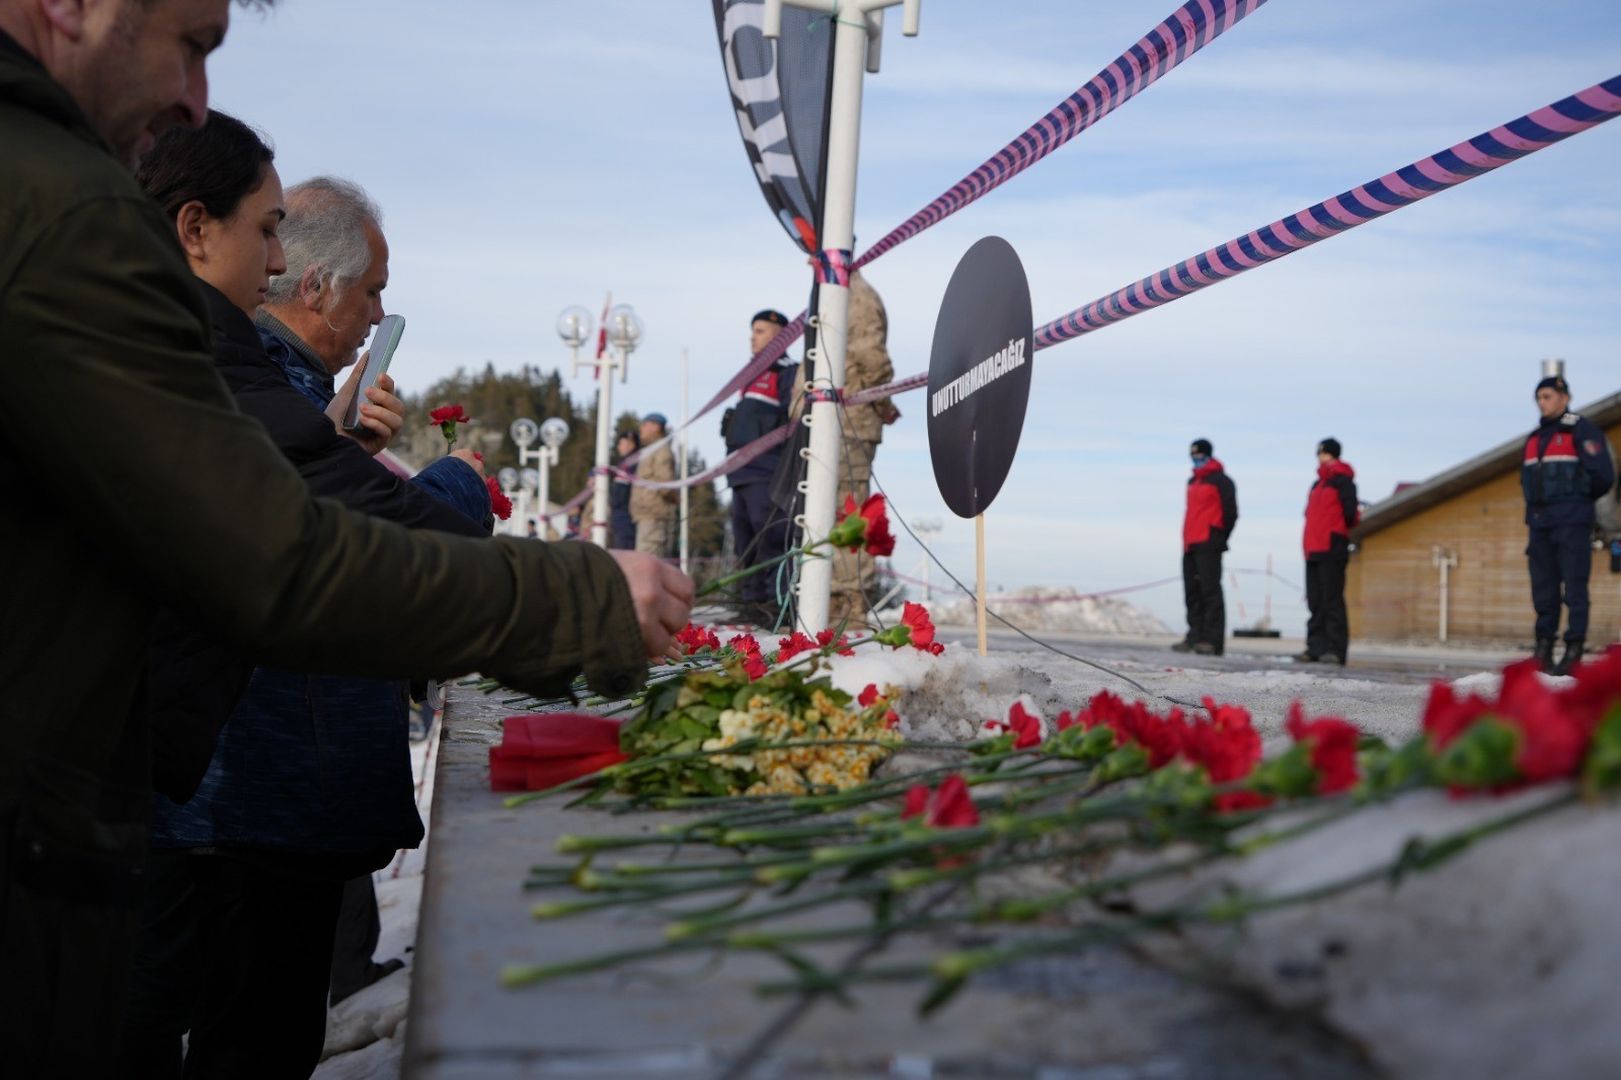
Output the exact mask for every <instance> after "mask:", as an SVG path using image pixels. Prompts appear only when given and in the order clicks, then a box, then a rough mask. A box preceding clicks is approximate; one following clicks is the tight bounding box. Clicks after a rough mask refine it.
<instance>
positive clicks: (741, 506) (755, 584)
mask: <svg viewBox="0 0 1621 1080" xmlns="http://www.w3.org/2000/svg"><path fill="white" fill-rule="evenodd" d="M732 550H733V551H735V552H736V553H737V562H738V567H739V569H741V568H743V567H746V566H758V565H759V564H761V563H763V562H767V561H769V560H771V559H775V558H777V557H778V556H779V555H781V554H782V553H783V552H785V551H787V550H788V518H787V515H785V514H784V513H783V512H782V509H781V508H780V507H779V506H777V504H776V503H774V502H772V501H771V485H770V484H769V483H767V482H766V481H763V480H762V481H761V482H760V483H757V484H744V485H743V486H741V487H734V488H733V489H732ZM737 595H738V598H739V599H740V600H743V601H746V602H758V603H774V602H775V601H776V599H777V574H776V567H772V568H771V569H770V570H762V571H760V572H759V573H758V574H750V575H749V576H748V577H746V578H744V579H743V580H742V581H739V582H738V583H737Z"/></svg>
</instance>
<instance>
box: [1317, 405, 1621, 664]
mask: <svg viewBox="0 0 1621 1080" xmlns="http://www.w3.org/2000/svg"><path fill="white" fill-rule="evenodd" d="M1618 431H1621V425H1618V426H1617V427H1612V428H1611V429H1610V430H1609V431H1608V432H1607V434H1608V435H1609V436H1610V439H1611V442H1612V443H1615V442H1618V441H1621V440H1618V438H1617V435H1618ZM1524 520H1525V500H1524V499H1523V498H1522V497H1521V495H1520V477H1519V470H1518V469H1514V470H1512V471H1509V472H1504V473H1501V474H1499V475H1498V476H1496V477H1494V478H1493V479H1490V480H1487V481H1484V482H1482V483H1481V484H1479V485H1478V486H1476V487H1474V488H1471V489H1470V490H1468V491H1465V492H1462V493H1460V494H1458V495H1455V496H1453V497H1452V498H1451V499H1448V500H1446V501H1445V502H1442V503H1439V504H1437V505H1435V506H1432V507H1430V508H1429V509H1427V510H1422V511H1420V512H1419V513H1417V514H1414V515H1413V516H1412V517H1409V518H1404V519H1403V520H1401V521H1398V522H1396V523H1395V524H1393V525H1390V526H1389V527H1387V528H1384V529H1380V530H1379V531H1377V532H1375V533H1373V534H1372V535H1371V536H1367V537H1365V538H1364V539H1363V540H1362V543H1361V545H1360V548H1359V550H1358V551H1356V552H1353V553H1352V556H1351V562H1350V565H1349V567H1348V569H1347V575H1346V584H1345V600H1346V605H1347V607H1348V608H1349V609H1350V616H1351V636H1352V637H1354V638H1364V639H1372V640H1377V641H1435V640H1436V638H1437V633H1438V630H1439V625H1440V595H1441V576H1440V571H1439V570H1437V569H1436V567H1435V566H1434V565H1433V564H1432V562H1431V548H1432V547H1433V546H1434V545H1437V544H1439V545H1440V546H1442V547H1444V548H1448V549H1450V550H1451V551H1452V552H1453V553H1454V554H1455V555H1457V557H1458V565H1457V566H1455V567H1453V568H1452V569H1451V570H1450V571H1448V593H1449V600H1448V605H1447V607H1448V614H1447V639H1448V641H1453V642H1483V643H1485V642H1490V643H1494V644H1495V643H1515V644H1521V645H1525V646H1526V647H1527V648H1529V647H1530V645H1531V642H1532V640H1533V637H1534V630H1533V626H1534V622H1535V618H1536V613H1535V612H1534V611H1533V610H1532V608H1531V575H1530V571H1529V570H1528V569H1527V566H1526V559H1525V544H1526V527H1525V524H1524ZM1589 592H1590V595H1591V597H1592V611H1591V614H1590V616H1589V624H1588V631H1587V641H1588V645H1589V647H1599V648H1602V647H1603V646H1604V645H1605V644H1606V643H1608V642H1612V641H1617V640H1621V574H1612V573H1611V572H1610V556H1609V552H1608V551H1607V550H1598V551H1595V552H1594V553H1593V574H1592V577H1591V579H1590V581H1589ZM1560 633H1561V635H1562V634H1563V633H1564V623H1563V612H1561V623H1560Z"/></svg>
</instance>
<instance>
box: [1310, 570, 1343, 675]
mask: <svg viewBox="0 0 1621 1080" xmlns="http://www.w3.org/2000/svg"><path fill="white" fill-rule="evenodd" d="M1345 564H1346V560H1344V559H1307V560H1306V608H1307V610H1308V611H1310V612H1311V616H1310V617H1309V618H1308V619H1307V620H1306V651H1307V652H1309V653H1311V654H1312V655H1313V656H1325V655H1327V654H1329V653H1333V654H1334V655H1335V656H1337V657H1339V658H1340V659H1341V660H1344V659H1345V651H1346V649H1348V648H1350V645H1351V620H1350V617H1349V616H1347V615H1346V613H1345Z"/></svg>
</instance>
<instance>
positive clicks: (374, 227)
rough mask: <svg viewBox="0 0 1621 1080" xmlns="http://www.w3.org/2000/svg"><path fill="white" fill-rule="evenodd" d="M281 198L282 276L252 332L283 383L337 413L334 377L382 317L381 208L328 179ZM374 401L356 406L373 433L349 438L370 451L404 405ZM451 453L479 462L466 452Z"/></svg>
mask: <svg viewBox="0 0 1621 1080" xmlns="http://www.w3.org/2000/svg"><path fill="white" fill-rule="evenodd" d="M286 203H287V219H286V220H285V221H283V222H282V225H281V232H280V236H281V243H282V250H283V251H284V252H285V255H286V260H287V272H286V273H284V274H279V275H277V276H276V277H273V278H271V279H270V291H269V292H268V293H267V294H266V295H265V302H264V305H263V306H262V307H261V308H260V309H259V316H258V320H257V321H258V324H259V336H260V337H261V338H262V339H263V340H264V344H265V351H266V352H268V353H269V354H270V358H271V359H272V360H274V361H276V363H277V364H279V365H280V366H281V368H282V369H283V370H284V371H285V372H286V373H287V378H288V380H289V381H291V382H292V384H293V385H294V386H296V387H298V389H299V390H301V391H303V393H304V395H305V396H306V397H309V398H311V399H313V400H316V401H318V402H319V403H321V404H322V407H323V408H326V409H327V412H328V415H331V416H333V417H334V419H336V417H337V416H338V414H339V413H340V412H341V409H340V408H339V407H337V406H334V405H333V404H332V403H333V402H334V400H337V401H339V402H341V403H342V404H347V395H341V394H339V393H338V392H337V386H336V378H337V375H338V373H339V372H341V371H342V370H343V369H344V368H346V367H350V366H352V365H353V364H354V363H355V361H356V360H358V359H359V358H360V347H361V346H362V345H364V344H365V343H366V338H367V337H368V336H369V335H370V334H371V328H372V327H374V326H376V325H377V324H378V323H380V322H382V321H383V290H384V289H386V288H387V287H388V242H387V241H386V240H384V239H383V225H382V219H383V214H382V211H381V210H379V209H378V208H377V204H376V203H375V202H373V201H372V199H371V196H369V195H367V194H366V192H365V191H363V190H362V189H361V188H360V186H359V185H358V184H353V183H350V182H349V181H347V180H338V179H335V178H333V177H329V176H318V177H316V178H315V179H313V180H306V181H304V182H303V183H302V184H295V185H293V186H292V187H290V188H288V189H287V193H286ZM358 371H359V369H358V368H357V369H356V373H357V374H358ZM352 378H353V376H351V379H352ZM378 384H379V385H380V386H382V387H383V389H384V390H385V391H392V389H393V386H394V384H393V380H392V379H390V378H389V376H387V375H384V376H382V378H380V379H379V380H378ZM373 401H374V402H375V404H371V405H367V404H362V406H361V413H362V417H363V421H364V420H369V421H370V422H369V423H366V427H367V428H369V429H370V430H369V431H367V432H362V433H360V434H359V435H357V436H356V437H357V439H358V441H360V442H361V443H362V444H364V445H365V446H366V448H367V449H368V450H371V451H372V452H373V453H376V452H377V451H379V450H381V449H383V448H384V447H385V446H387V445H388V442H389V440H390V439H391V438H392V437H393V435H394V433H395V432H397V431H398V430H399V429H400V425H401V424H402V423H403V422H404V412H405V409H404V406H403V405H402V404H400V402H399V399H398V398H395V397H393V395H392V394H389V395H388V398H387V399H386V400H379V399H378V398H377V397H376V395H373ZM457 456H458V457H462V458H463V459H464V460H466V461H467V462H468V464H470V465H474V466H475V467H477V465H476V464H475V461H474V459H473V457H472V455H471V454H470V453H468V452H466V451H463V452H462V453H460V454H458V455H457Z"/></svg>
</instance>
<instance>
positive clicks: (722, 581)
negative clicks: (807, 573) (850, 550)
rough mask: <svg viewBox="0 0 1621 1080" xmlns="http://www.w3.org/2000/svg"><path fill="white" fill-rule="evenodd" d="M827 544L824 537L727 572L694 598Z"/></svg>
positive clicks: (700, 597) (712, 592)
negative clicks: (733, 571)
mask: <svg viewBox="0 0 1621 1080" xmlns="http://www.w3.org/2000/svg"><path fill="white" fill-rule="evenodd" d="M826 546H827V540H826V539H822V540H818V541H816V542H815V543H811V544H806V545H804V546H803V547H796V548H793V549H791V550H789V551H785V552H783V553H782V554H781V555H773V556H772V557H771V558H769V559H767V560H766V561H765V562H762V563H755V564H754V565H753V566H747V567H744V568H743V569H742V570H738V571H736V572H735V573H731V574H727V575H726V576H725V577H720V578H716V579H715V580H714V581H711V582H710V583H709V584H707V585H705V586H704V587H703V588H701V589H699V590H698V592H697V594H696V596H694V599H695V600H696V599H702V598H703V597H705V596H711V595H713V594H715V593H717V592H719V591H720V590H722V589H724V588H725V587H726V586H728V585H735V584H737V583H738V582H739V581H742V580H743V579H744V578H747V577H753V576H754V575H755V574H758V573H760V572H761V571H764V570H769V569H771V568H772V567H774V566H781V565H782V564H783V563H785V562H787V561H788V560H789V559H795V558H798V557H799V556H800V555H808V554H810V553H811V551H812V550H814V549H815V548H819V547H826Z"/></svg>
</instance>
